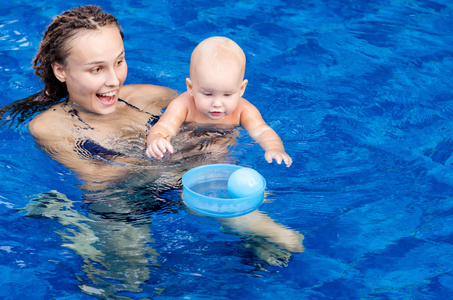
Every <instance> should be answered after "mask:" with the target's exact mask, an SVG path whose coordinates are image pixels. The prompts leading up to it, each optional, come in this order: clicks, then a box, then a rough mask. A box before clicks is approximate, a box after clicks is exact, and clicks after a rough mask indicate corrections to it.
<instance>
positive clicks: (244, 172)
mask: <svg viewBox="0 0 453 300" xmlns="http://www.w3.org/2000/svg"><path fill="white" fill-rule="evenodd" d="M264 184H265V182H264V180H263V176H261V174H260V173H258V172H257V171H255V170H253V169H250V168H240V169H238V170H236V171H234V172H233V174H231V175H230V178H228V192H229V193H230V196H231V197H232V198H243V197H247V196H250V195H253V194H256V193H258V192H259V191H261V190H262V189H263V187H264Z"/></svg>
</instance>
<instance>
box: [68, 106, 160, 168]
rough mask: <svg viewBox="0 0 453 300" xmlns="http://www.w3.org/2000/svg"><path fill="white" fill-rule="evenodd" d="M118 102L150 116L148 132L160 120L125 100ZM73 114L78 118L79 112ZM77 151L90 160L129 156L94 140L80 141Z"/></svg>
mask: <svg viewBox="0 0 453 300" xmlns="http://www.w3.org/2000/svg"><path fill="white" fill-rule="evenodd" d="M118 101H121V102H123V103H125V104H126V105H127V106H129V107H132V108H134V109H136V110H138V111H139V112H143V113H146V114H149V115H150V118H149V119H148V122H147V126H146V129H147V130H149V128H151V127H152V126H153V125H154V124H156V123H157V121H158V120H159V116H155V115H152V114H150V113H148V112H145V111H143V110H141V109H140V108H138V107H136V106H134V105H132V104H130V103H128V102H126V101H125V100H122V99H118ZM72 113H74V114H75V115H76V116H78V115H77V111H73V112H72ZM76 151H78V152H81V153H82V154H83V155H84V156H86V157H89V158H99V157H102V158H104V159H108V158H107V157H106V156H119V155H121V156H128V155H127V154H125V153H121V152H118V151H115V150H113V149H107V148H105V147H103V146H101V145H99V144H98V143H96V142H95V141H93V140H80V141H78V142H77V148H76Z"/></svg>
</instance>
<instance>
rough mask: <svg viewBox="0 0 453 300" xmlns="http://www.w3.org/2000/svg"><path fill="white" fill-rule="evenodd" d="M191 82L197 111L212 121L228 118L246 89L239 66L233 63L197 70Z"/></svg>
mask: <svg viewBox="0 0 453 300" xmlns="http://www.w3.org/2000/svg"><path fill="white" fill-rule="evenodd" d="M191 81H192V91H191V93H192V95H193V97H194V101H195V105H196V107H197V109H198V110H199V111H200V112H201V113H202V114H204V115H205V116H207V117H208V118H210V119H212V120H221V119H223V118H224V117H225V116H227V115H229V114H231V113H232V112H233V111H234V110H235V109H236V107H237V106H238V103H239V99H241V97H242V95H243V94H244V91H245V87H246V85H247V81H246V80H243V74H242V70H241V66H240V64H238V63H237V62H236V61H232V60H226V61H223V62H215V63H214V64H212V63H209V64H207V63H202V64H200V65H198V66H196V67H195V68H194V72H193V74H192V78H191ZM189 92H190V91H189Z"/></svg>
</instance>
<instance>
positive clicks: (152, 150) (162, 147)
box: [146, 137, 173, 159]
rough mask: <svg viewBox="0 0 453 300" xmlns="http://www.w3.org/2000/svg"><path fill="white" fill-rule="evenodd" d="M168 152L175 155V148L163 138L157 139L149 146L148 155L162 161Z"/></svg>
mask: <svg viewBox="0 0 453 300" xmlns="http://www.w3.org/2000/svg"><path fill="white" fill-rule="evenodd" d="M167 151H168V152H169V153H171V154H173V146H172V145H171V144H170V142H169V141H167V140H166V139H164V138H163V137H157V138H155V139H153V140H152V141H151V143H150V144H149V145H148V148H147V149H146V155H147V156H148V157H151V158H158V159H161V158H162V157H164V153H165V152H167Z"/></svg>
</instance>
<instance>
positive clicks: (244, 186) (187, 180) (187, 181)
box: [182, 164, 266, 218]
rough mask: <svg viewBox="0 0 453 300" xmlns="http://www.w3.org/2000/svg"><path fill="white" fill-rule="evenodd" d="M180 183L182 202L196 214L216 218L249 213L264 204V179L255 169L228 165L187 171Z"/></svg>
mask: <svg viewBox="0 0 453 300" xmlns="http://www.w3.org/2000/svg"><path fill="white" fill-rule="evenodd" d="M242 169H245V170H244V171H242ZM239 170H241V172H238V171H239ZM236 172H237V173H236ZM233 175H234V176H233ZM250 179H253V180H250ZM252 181H253V182H252ZM182 184H183V200H184V203H186V205H187V206H188V207H190V208H191V209H192V210H194V211H195V212H198V213H200V214H203V215H206V216H210V217H216V218H232V217H238V216H242V215H245V214H248V213H251V212H252V211H254V210H256V209H257V208H258V207H259V206H260V205H261V203H262V202H263V199H264V190H265V188H266V180H265V179H264V177H263V176H261V174H259V173H258V172H256V171H255V170H253V169H250V168H242V167H240V166H236V165H227V164H213V165H204V166H199V167H195V168H193V169H190V170H189V171H187V172H186V173H185V174H184V175H183V177H182ZM230 193H231V194H230Z"/></svg>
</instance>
